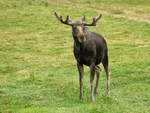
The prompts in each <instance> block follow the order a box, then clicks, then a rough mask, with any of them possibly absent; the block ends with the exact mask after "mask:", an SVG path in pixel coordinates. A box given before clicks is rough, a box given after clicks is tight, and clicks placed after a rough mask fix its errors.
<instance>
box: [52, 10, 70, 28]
mask: <svg viewBox="0 0 150 113" xmlns="http://www.w3.org/2000/svg"><path fill="white" fill-rule="evenodd" d="M54 15H55V16H56V18H57V19H58V20H59V21H60V22H61V23H63V24H66V25H72V22H71V20H70V19H69V16H67V17H66V20H65V21H64V20H63V19H62V16H58V14H57V13H56V12H55V13H54Z"/></svg>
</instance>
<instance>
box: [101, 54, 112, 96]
mask: <svg viewBox="0 0 150 113" xmlns="http://www.w3.org/2000/svg"><path fill="white" fill-rule="evenodd" d="M102 63H103V66H104V69H105V72H106V78H107V91H106V94H107V95H109V94H110V72H109V64H108V56H107V55H106V57H105V58H104V60H103V62H102Z"/></svg>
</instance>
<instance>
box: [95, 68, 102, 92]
mask: <svg viewBox="0 0 150 113" xmlns="http://www.w3.org/2000/svg"><path fill="white" fill-rule="evenodd" d="M95 72H96V86H95V89H94V94H97V89H98V84H99V79H100V72H101V68H100V67H99V66H95Z"/></svg>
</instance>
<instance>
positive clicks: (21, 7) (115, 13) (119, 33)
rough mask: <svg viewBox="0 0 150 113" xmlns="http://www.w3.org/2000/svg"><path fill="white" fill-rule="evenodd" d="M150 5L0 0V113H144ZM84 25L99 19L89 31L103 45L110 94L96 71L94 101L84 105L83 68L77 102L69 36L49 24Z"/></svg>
mask: <svg viewBox="0 0 150 113" xmlns="http://www.w3.org/2000/svg"><path fill="white" fill-rule="evenodd" d="M149 5H150V1H149V0H132V1H130V0H124V1H122V0H107V1H106V0H93V1H91V0H79V1H76V0H63V1H62V0H56V1H54V0H0V7H1V8H0V112H2V113H100V112H101V113H122V112H124V113H127V112H128V113H134V112H135V113H149V111H150V91H149V89H150V74H149V73H150V60H149V59H150V46H149V45H150V41H149V37H150V15H149V13H150V7H149ZM54 11H57V12H58V13H59V14H61V15H62V16H63V17H65V16H67V15H70V16H71V18H72V20H79V19H80V18H81V15H82V14H85V15H86V21H87V22H90V21H91V19H92V17H94V16H97V14H98V13H99V12H101V13H102V14H103V17H102V18H101V20H100V21H99V22H98V23H97V26H96V27H89V29H90V30H91V31H94V32H97V33H100V34H102V35H103V36H104V37H105V39H106V40H107V43H108V48H109V59H110V70H111V94H110V96H107V95H105V92H106V77H105V72H104V69H103V67H102V65H100V66H101V67H102V70H103V71H102V74H101V78H100V84H99V93H98V94H97V95H95V102H93V103H91V102H90V84H89V79H90V78H89V68H88V67H85V76H84V89H83V91H84V94H83V96H84V99H83V101H80V100H79V83H78V71H77V68H76V61H75V58H74V56H73V52H72V51H73V38H72V34H71V28H70V27H69V26H65V25H62V24H61V23H60V22H59V21H58V20H57V19H56V17H55V16H54V14H53V13H54Z"/></svg>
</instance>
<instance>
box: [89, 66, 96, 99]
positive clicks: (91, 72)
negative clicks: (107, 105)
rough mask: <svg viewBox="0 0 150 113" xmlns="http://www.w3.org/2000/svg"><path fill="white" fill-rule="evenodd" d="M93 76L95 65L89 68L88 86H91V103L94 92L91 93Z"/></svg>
mask: <svg viewBox="0 0 150 113" xmlns="http://www.w3.org/2000/svg"><path fill="white" fill-rule="evenodd" d="M94 75H95V64H92V65H91V66H90V86H91V98H90V99H91V101H92V102H93V101H94V91H93V81H94Z"/></svg>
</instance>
